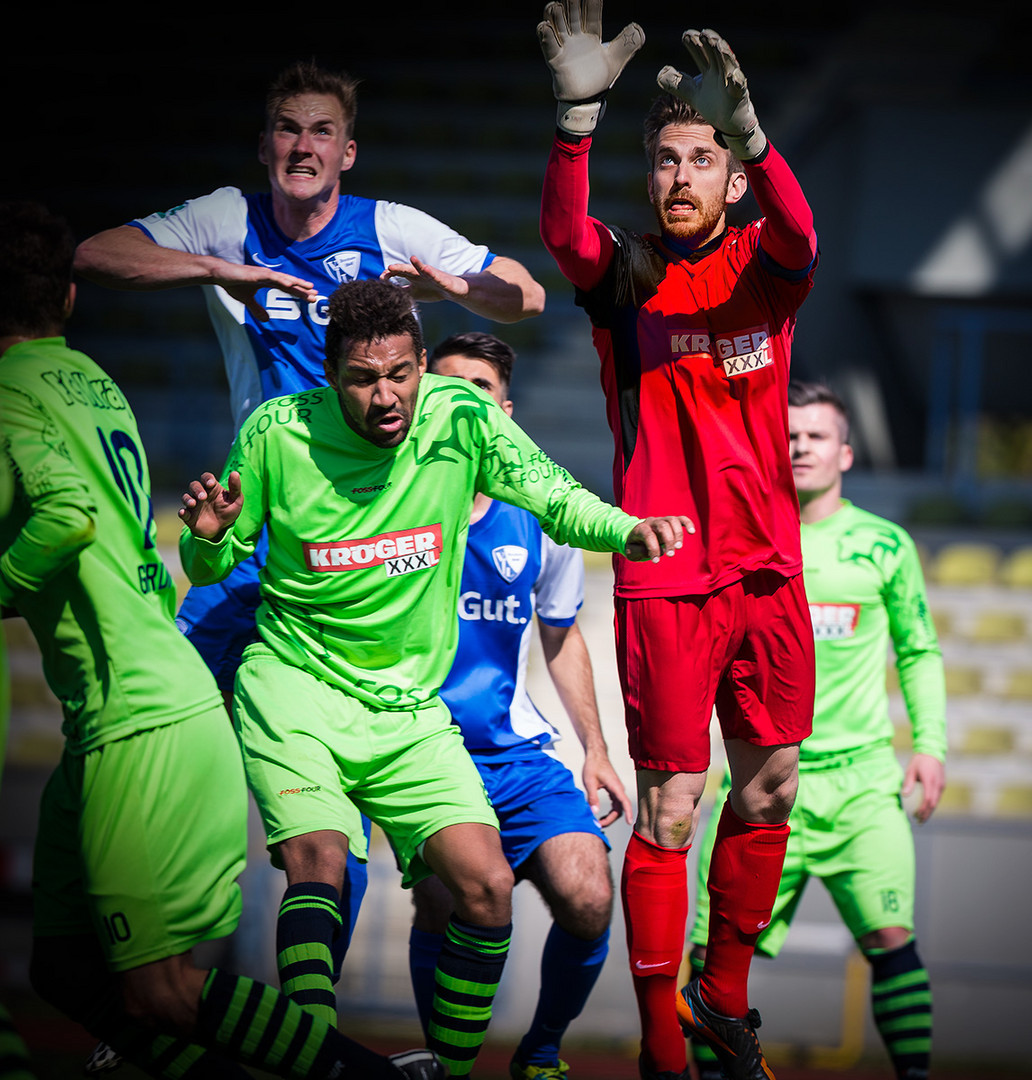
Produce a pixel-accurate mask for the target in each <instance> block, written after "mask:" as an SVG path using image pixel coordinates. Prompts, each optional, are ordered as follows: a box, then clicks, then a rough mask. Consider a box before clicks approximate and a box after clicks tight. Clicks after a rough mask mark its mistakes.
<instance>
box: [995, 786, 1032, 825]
mask: <svg viewBox="0 0 1032 1080" xmlns="http://www.w3.org/2000/svg"><path fill="white" fill-rule="evenodd" d="M995 810H996V813H997V814H999V815H1000V816H1001V817H1032V784H1004V785H1003V786H1002V787H1001V788H1000V789H999V791H998V793H997V796H996V807H995Z"/></svg>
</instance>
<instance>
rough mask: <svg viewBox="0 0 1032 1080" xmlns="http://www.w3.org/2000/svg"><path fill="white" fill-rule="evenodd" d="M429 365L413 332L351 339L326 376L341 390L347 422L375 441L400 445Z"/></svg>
mask: <svg viewBox="0 0 1032 1080" xmlns="http://www.w3.org/2000/svg"><path fill="white" fill-rule="evenodd" d="M424 371H426V350H423V352H422V353H420V354H419V355H417V354H416V350H415V345H414V343H413V341H412V338H411V337H410V336H409V335H408V334H395V335H393V336H392V337H387V338H381V339H380V340H378V341H361V342H352V344H351V346H350V348H349V349H348V352H347V354H346V355H345V356H344V357H342V358H341V360H340V362H339V363H338V364H337V366H336V368H334V367H332V366H331V365H330V363H329V362H327V364H326V378H327V380H328V382H329V384H330V386H332V387H333V389H334V390H336V391H337V398H338V400H339V401H340V408H341V412H342V413H343V415H344V420H345V422H346V423H347V425H348V427H350V428H351V429H352V431H354V432H355V434H357V435H360V436H361V437H362V438H363V439H367V440H368V441H369V442H371V443H372V444H373V445H374V446H379V447H382V448H385V449H386V448H390V447H392V446H397V445H398V444H399V443H400V442H402V441H403V440H404V438H405V436H406V435H407V434H408V431H409V428H410V427H411V426H412V418H413V417H414V416H415V412H416V403H417V401H418V399H419V380H420V379H421V378H422V376H423V372H424Z"/></svg>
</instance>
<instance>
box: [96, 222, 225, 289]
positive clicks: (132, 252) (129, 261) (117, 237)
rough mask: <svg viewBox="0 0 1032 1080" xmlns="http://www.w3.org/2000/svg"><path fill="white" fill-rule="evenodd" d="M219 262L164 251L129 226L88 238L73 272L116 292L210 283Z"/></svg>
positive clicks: (121, 226) (204, 257)
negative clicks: (214, 268) (117, 290)
mask: <svg viewBox="0 0 1032 1080" xmlns="http://www.w3.org/2000/svg"><path fill="white" fill-rule="evenodd" d="M220 261H221V260H218V259H214V258H212V257H210V256H207V255H192V254H189V253H187V252H182V251H174V250H172V249H171V248H163V247H160V246H159V245H158V244H156V243H154V241H153V240H151V239H150V237H148V236H146V235H145V234H144V233H142V232H141V231H140V230H139V229H137V228H135V227H134V226H132V225H120V226H118V227H117V228H114V229H107V230H105V231H104V232H100V233H97V234H96V235H95V236H91V237H90V238H89V239H88V240H84V241H83V242H82V243H81V244H80V245H79V246H78V248H76V251H75V272H76V274H78V275H80V276H81V277H84V278H86V279H87V280H89V281H94V282H96V283H97V284H98V285H106V286H108V287H109V288H115V289H141V290H146V289H171V288H176V287H177V286H181V285H203V284H205V283H207V282H210V281H211V280H212V274H213V266H214V264H215V263H217V262H220Z"/></svg>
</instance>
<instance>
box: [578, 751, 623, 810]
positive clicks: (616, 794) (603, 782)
mask: <svg viewBox="0 0 1032 1080" xmlns="http://www.w3.org/2000/svg"><path fill="white" fill-rule="evenodd" d="M581 781H582V783H583V784H584V796H585V798H586V799H587V800H588V805H589V806H590V807H591V812H592V813H593V814H594V815H595V817H596V819H597V820H598V823H599V825H600V826H601V827H602V828H603V829H605V828H607V827H608V826H609V825H612V824H613V822H614V821H616V820H617V819H618V818H620V817H623V818H624V819H625V820H626V822H627V824H628V825H630V824H631V823H632V822H633V820H634V819H633V818H632V817H631V814H632V812H633V810H634V805H633V804H632V802H631V800H630V799H629V798H628V796H627V790H626V789H625V788H624V786H623V782H622V781H621V780H620V777H619V776H618V775H617V772H616V769H614V768H613V763H612V762H611V761H610V760H609V755H608V754H607V753H606V752H605V751H604V750H600V751H598V752H597V753H587V754H586V755H585V757H584V768H583V770H582V772H581ZM599 791H606V792H608V794H609V801H610V807H609V809H608V810H607V811H606V812H605V813H603V812H602V810H601V807H600V805H599V797H598V793H599Z"/></svg>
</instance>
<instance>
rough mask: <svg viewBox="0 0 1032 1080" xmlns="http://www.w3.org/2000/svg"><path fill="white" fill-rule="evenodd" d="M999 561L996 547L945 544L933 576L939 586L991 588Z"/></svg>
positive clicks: (975, 544)
mask: <svg viewBox="0 0 1032 1080" xmlns="http://www.w3.org/2000/svg"><path fill="white" fill-rule="evenodd" d="M1000 560H1001V553H1000V550H999V548H997V547H996V545H995V544H981V543H953V544H945V545H944V546H943V547H941V548H940V549H939V551H938V553H937V554H936V555H935V557H934V558H933V559H932V565H931V574H930V576H931V578H932V579H933V580H934V581H935V582H937V583H938V584H939V585H991V584H993V583H994V582H995V581H996V574H997V570H998V569H999V565H1000Z"/></svg>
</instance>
